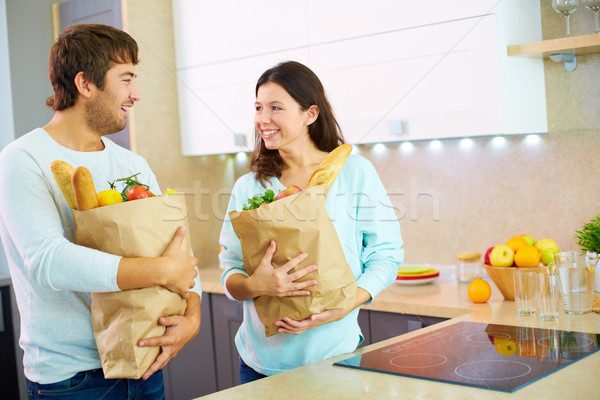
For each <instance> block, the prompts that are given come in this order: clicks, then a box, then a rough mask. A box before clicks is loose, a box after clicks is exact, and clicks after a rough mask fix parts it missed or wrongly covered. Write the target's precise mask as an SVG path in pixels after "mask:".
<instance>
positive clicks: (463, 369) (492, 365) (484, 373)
mask: <svg viewBox="0 0 600 400" xmlns="http://www.w3.org/2000/svg"><path fill="white" fill-rule="evenodd" d="M498 364H502V365H498ZM530 372H531V367H530V366H529V365H527V364H524V363H522V362H518V361H510V360H483V361H472V362H468V363H466V364H461V365H459V366H458V367H456V368H455V369H454V373H455V374H456V375H458V376H460V377H462V378H467V379H476V380H479V381H502V380H505V379H516V378H520V377H522V376H525V375H527V374H529V373H530ZM500 374H506V376H499V375H500Z"/></svg>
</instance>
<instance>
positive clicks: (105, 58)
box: [0, 24, 201, 399]
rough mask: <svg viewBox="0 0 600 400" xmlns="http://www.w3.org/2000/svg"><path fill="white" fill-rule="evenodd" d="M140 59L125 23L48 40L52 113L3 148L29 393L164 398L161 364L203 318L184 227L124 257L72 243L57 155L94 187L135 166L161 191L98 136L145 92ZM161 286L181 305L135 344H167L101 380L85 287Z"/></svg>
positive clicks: (118, 125)
mask: <svg viewBox="0 0 600 400" xmlns="http://www.w3.org/2000/svg"><path fill="white" fill-rule="evenodd" d="M137 63H138V47H137V44H136V42H135V41H134V40H133V39H132V38H131V37H130V36H129V35H128V34H126V33H125V32H122V31H120V30H118V29H114V28H111V27H108V26H104V25H91V24H90V25H75V26H71V27H68V28H66V29H65V31H64V32H63V33H62V35H61V36H60V38H59V39H58V40H57V42H56V43H55V44H54V45H53V46H52V48H51V50H50V59H49V64H50V80H51V82H52V86H53V88H54V95H53V96H51V97H49V98H48V100H46V104H47V105H49V106H50V107H52V108H53V109H54V111H55V114H54V117H53V118H52V120H51V121H50V122H49V123H48V124H47V125H46V126H44V127H43V128H38V129H35V130H33V131H32V132H29V133H28V134H26V135H24V136H22V137H21V138H19V139H17V140H15V141H14V142H13V143H11V144H10V145H8V146H7V147H6V148H5V149H4V150H3V151H2V153H0V193H2V195H1V196H0V234H1V237H2V242H3V244H4V248H5V251H6V255H7V258H8V262H9V269H10V274H11V278H12V282H13V286H14V290H15V295H16V300H17V305H18V308H19V313H20V315H21V337H20V340H19V343H20V346H21V347H22V348H23V350H24V369H25V376H26V378H27V380H28V392H29V395H30V398H32V399H38V398H46V397H45V395H46V394H51V395H52V396H53V397H52V398H61V399H92V398H102V399H128V398H144V399H163V398H164V386H163V378H162V373H161V371H160V369H161V368H162V367H164V366H165V365H166V364H167V363H168V362H169V360H171V359H172V358H173V357H175V355H176V354H177V353H178V351H179V350H181V348H183V347H184V346H185V344H186V343H188V342H189V341H190V340H191V339H192V338H193V337H194V336H195V335H196V334H197V332H198V330H199V327H200V294H201V291H200V284H199V278H198V277H197V271H196V268H195V266H196V265H197V263H198V260H197V259H196V258H194V257H192V256H190V255H188V254H187V253H185V252H183V251H182V250H181V248H180V244H181V242H182V240H183V238H184V235H185V231H184V230H183V228H180V229H179V231H178V232H177V233H176V234H175V237H174V239H173V241H172V242H171V244H170V245H169V247H168V248H167V249H166V250H165V252H164V254H163V255H162V256H161V257H156V258H125V257H119V256H115V255H112V254H107V253H103V252H100V251H96V250H92V249H89V248H86V247H82V246H78V245H75V244H74V241H75V226H74V223H73V217H72V214H71V210H70V208H69V206H68V204H67V202H66V200H65V199H64V196H63V195H62V193H61V192H60V189H59V188H58V186H57V184H56V182H55V181H54V178H53V175H52V173H51V171H50V164H51V162H52V161H54V160H64V161H66V162H68V163H69V164H71V165H73V166H80V165H82V166H85V167H87V168H88V169H89V170H90V172H91V173H92V176H93V177H94V181H95V183H96V186H97V187H96V189H97V190H104V189H108V185H109V184H108V181H114V180H115V179H116V178H120V177H126V176H131V175H133V174H136V173H138V172H139V173H140V175H139V176H138V179H139V180H140V181H141V182H145V183H147V184H148V185H149V186H150V189H151V191H152V192H153V193H160V189H159V187H158V184H157V182H156V178H155V176H154V174H153V173H152V171H151V170H150V167H149V166H148V164H147V163H146V161H145V160H144V159H143V158H142V157H140V156H138V155H136V154H134V153H132V152H130V151H129V150H126V149H123V148H122V147H119V146H117V145H116V144H114V143H113V142H112V141H110V140H109V139H107V138H105V137H103V136H104V135H106V134H110V133H114V132H117V131H119V130H121V129H123V128H124V127H125V125H126V120H127V113H128V111H129V110H130V108H131V107H132V106H133V104H134V103H135V102H136V101H139V100H140V94H139V92H138V90H137V87H136V84H135V78H136V69H135V65H136V64H137ZM157 285H160V286H164V287H166V288H167V289H169V290H171V291H173V292H176V293H179V294H180V295H181V296H182V297H183V298H184V299H186V301H187V308H186V311H185V314H184V315H183V316H165V317H162V318H160V319H159V323H160V324H162V325H164V326H166V327H167V329H166V332H165V334H164V335H163V336H161V337H158V338H145V339H143V340H141V341H140V342H139V343H138V345H140V346H160V347H161V352H160V355H159V356H158V358H157V359H156V361H155V362H154V363H153V364H152V365H151V366H150V368H149V369H148V371H146V372H145V374H144V375H143V377H142V379H139V380H128V379H118V380H117V379H115V380H106V379H104V376H103V374H102V370H101V369H100V367H101V364H100V360H99V356H98V350H97V348H96V345H95V341H94V337H93V332H92V323H91V315H90V304H91V300H90V294H89V293H90V292H108V291H118V290H125V289H135V288H143V287H150V286H157ZM194 285H195V286H194ZM192 287H195V289H194V290H195V291H190V288H192ZM116 340H117V339H116ZM136 396H137V397H136Z"/></svg>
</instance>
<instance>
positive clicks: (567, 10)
mask: <svg viewBox="0 0 600 400" xmlns="http://www.w3.org/2000/svg"><path fill="white" fill-rule="evenodd" d="M577 7H579V0H552V8H554V10H555V11H556V12H558V13H560V14H563V15H564V16H565V17H566V19H567V37H570V36H571V27H570V25H569V16H570V15H571V14H572V13H574V12H575V10H577Z"/></svg>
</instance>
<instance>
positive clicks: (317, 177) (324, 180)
mask: <svg viewBox="0 0 600 400" xmlns="http://www.w3.org/2000/svg"><path fill="white" fill-rule="evenodd" d="M350 152H352V145H350V144H347V143H346V144H342V145H340V146H338V147H336V148H335V149H333V150H332V151H331V153H329V154H328V155H327V157H325V158H324V159H323V161H321V163H320V164H319V166H318V167H317V169H316V171H315V172H313V174H312V175H311V176H310V179H309V180H308V185H307V186H306V187H307V188H309V187H313V186H318V185H329V186H331V185H332V184H333V182H334V181H335V178H337V176H338V175H339V173H340V171H341V170H342V167H343V166H344V164H345V163H346V160H347V159H348V156H349V155H350Z"/></svg>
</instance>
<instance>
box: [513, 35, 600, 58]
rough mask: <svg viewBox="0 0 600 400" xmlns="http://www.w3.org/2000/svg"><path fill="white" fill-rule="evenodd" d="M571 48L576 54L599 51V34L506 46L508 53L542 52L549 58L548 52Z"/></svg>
mask: <svg viewBox="0 0 600 400" xmlns="http://www.w3.org/2000/svg"><path fill="white" fill-rule="evenodd" d="M571 49H575V52H576V54H577V55H580V54H590V53H600V34H598V33H593V34H591V35H581V36H572V37H568V38H567V37H565V38H560V39H550V40H542V41H541V42H531V43H523V44H514V45H511V46H508V55H509V56H519V55H525V54H536V53H543V55H544V58H549V57H550V54H554V53H561V52H565V51H569V50H571Z"/></svg>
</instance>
